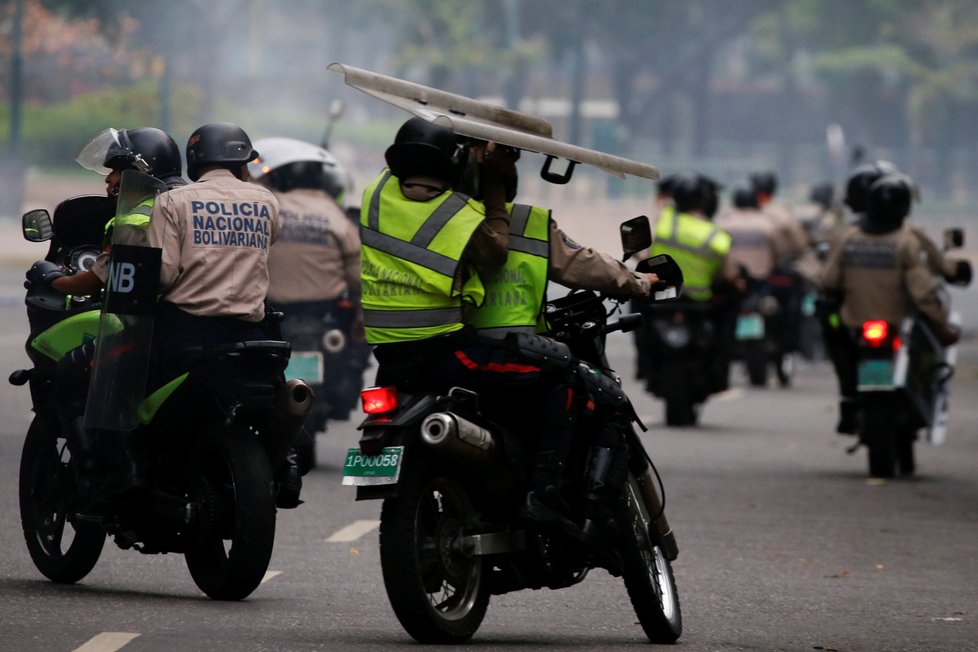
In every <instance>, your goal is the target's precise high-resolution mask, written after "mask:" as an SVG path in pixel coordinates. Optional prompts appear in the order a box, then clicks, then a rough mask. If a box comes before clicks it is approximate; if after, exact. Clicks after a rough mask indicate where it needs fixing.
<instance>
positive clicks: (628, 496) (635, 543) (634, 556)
mask: <svg viewBox="0 0 978 652" xmlns="http://www.w3.org/2000/svg"><path fill="white" fill-rule="evenodd" d="M622 512H623V516H624V519H623V521H622V522H623V523H624V526H623V529H624V532H623V541H622V545H621V557H622V566H623V570H622V578H623V579H624V580H625V588H626V589H627V591H628V597H629V599H631V601H632V607H633V608H634V609H635V615H636V616H638V620H639V623H641V625H642V629H643V630H644V631H645V635H646V636H647V637H648V639H649V641H651V642H652V643H675V642H676V641H677V640H678V639H679V637H680V636H681V635H682V633H683V614H682V609H681V608H680V606H679V592H678V591H677V590H676V578H675V576H674V575H673V573H672V565H671V564H670V563H669V560H668V559H667V558H666V556H665V553H664V552H663V550H662V544H661V542H660V541H659V536H658V532H657V531H656V530H655V526H654V525H653V523H652V517H653V516H654V514H653V515H650V514H649V510H648V507H647V506H646V504H645V500H644V499H643V498H642V492H641V489H640V488H639V486H638V483H637V481H636V480H635V478H634V476H632V475H631V474H629V476H628V483H627V485H626V486H625V491H624V497H623V504H622Z"/></svg>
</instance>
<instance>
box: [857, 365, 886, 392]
mask: <svg viewBox="0 0 978 652" xmlns="http://www.w3.org/2000/svg"><path fill="white" fill-rule="evenodd" d="M858 382H859V386H860V387H892V386H893V361H892V360H863V361H862V362H860V363H859V372H858Z"/></svg>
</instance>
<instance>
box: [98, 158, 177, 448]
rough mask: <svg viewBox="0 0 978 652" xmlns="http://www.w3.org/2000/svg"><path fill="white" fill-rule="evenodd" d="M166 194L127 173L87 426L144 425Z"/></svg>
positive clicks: (152, 180)
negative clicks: (158, 208)
mask: <svg viewBox="0 0 978 652" xmlns="http://www.w3.org/2000/svg"><path fill="white" fill-rule="evenodd" d="M166 190H167V187H166V184H164V183H163V182H161V181H159V180H158V179H155V178H153V177H151V176H149V175H146V174H142V173H141V172H136V171H134V170H126V171H125V172H123V173H122V183H121V184H120V186H119V200H118V204H117V209H116V217H115V222H114V224H113V227H112V253H111V257H110V262H109V277H108V281H107V283H106V287H105V300H104V302H103V304H102V316H101V318H100V322H99V334H98V340H97V343H96V348H95V359H94V362H93V366H92V379H91V385H90V387H89V391H88V402H87V403H86V406H85V427H86V428H97V429H102V430H115V431H131V430H133V429H135V428H136V426H137V425H138V424H139V417H138V416H137V408H138V406H139V403H140V401H142V399H143V397H144V396H145V392H146V379H147V377H148V375H149V363H150V353H151V344H152V340H153V316H154V314H155V311H156V293H157V288H158V286H159V281H160V267H161V260H162V252H161V250H160V249H158V248H155V247H150V246H149V242H148V240H147V230H148V228H149V219H150V214H151V213H152V209H153V204H154V203H155V201H156V197H157V196H158V195H159V194H160V193H162V192H166Z"/></svg>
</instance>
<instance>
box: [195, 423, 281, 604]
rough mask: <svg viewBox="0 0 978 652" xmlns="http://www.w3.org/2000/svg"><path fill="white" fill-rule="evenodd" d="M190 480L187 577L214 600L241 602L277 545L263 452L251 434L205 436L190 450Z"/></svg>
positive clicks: (270, 486) (272, 497)
mask: <svg viewBox="0 0 978 652" xmlns="http://www.w3.org/2000/svg"><path fill="white" fill-rule="evenodd" d="M190 482H191V487H190V490H191V499H192V501H193V503H194V506H195V508H196V511H197V518H196V522H195V523H194V525H193V531H192V532H191V534H190V535H191V537H192V538H193V542H192V544H191V545H190V546H189V547H188V548H187V550H186V552H185V553H184V557H185V558H186V562H187V568H188V569H189V570H190V575H191V576H192V577H193V579H194V582H195V583H196V584H197V586H198V587H199V588H200V590H201V591H203V592H204V593H205V594H207V595H208V596H209V597H211V598H213V599H215V600H242V599H244V598H246V597H248V595H250V594H251V592H252V591H254V590H255V589H256V588H257V587H258V585H259V584H261V580H262V578H263V577H264V576H265V571H266V570H268V562H269V560H270V559H271V556H272V546H273V545H274V542H275V494H274V491H273V485H274V483H273V478H272V470H271V467H270V466H269V463H268V458H267V457H266V455H265V451H264V449H262V447H261V444H260V443H259V441H258V439H257V437H255V436H254V435H253V434H250V433H242V432H216V433H211V434H207V435H205V436H204V437H203V438H202V439H201V440H200V442H199V443H198V445H197V447H196V448H195V450H194V452H193V459H192V461H191V476H190Z"/></svg>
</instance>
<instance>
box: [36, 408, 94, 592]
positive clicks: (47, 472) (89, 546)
mask: <svg viewBox="0 0 978 652" xmlns="http://www.w3.org/2000/svg"><path fill="white" fill-rule="evenodd" d="M44 424H45V420H42V419H40V418H39V417H35V418H34V421H33V422H32V423H31V426H30V429H28V431H27V437H26V439H25V440H24V449H23V452H22V454H21V458H20V487H19V498H20V523H21V526H22V527H23V530H24V540H25V541H26V542H27V550H28V552H30V555H31V560H33V562H34V566H35V567H37V570H39V571H40V572H41V574H42V575H44V576H45V577H46V578H48V579H49V580H51V581H52V582H58V583H60V584H74V583H75V582H77V581H79V580H81V579H82V578H83V577H85V576H86V575H88V573H90V572H91V570H92V569H93V568H95V564H96V563H97V562H98V559H99V556H100V555H101V554H102V546H103V545H104V544H105V536H106V534H105V530H103V529H102V527H101V526H99V525H97V524H95V523H89V522H83V521H76V520H75V517H74V514H73V513H72V512H71V511H70V509H69V506H70V501H71V497H72V496H73V495H74V494H75V472H74V469H73V468H72V467H71V461H70V459H68V458H66V456H65V452H66V445H65V443H64V441H65V440H64V439H60V438H59V433H58V432H57V431H53V430H51V429H49V428H48V427H45V425H44Z"/></svg>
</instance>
